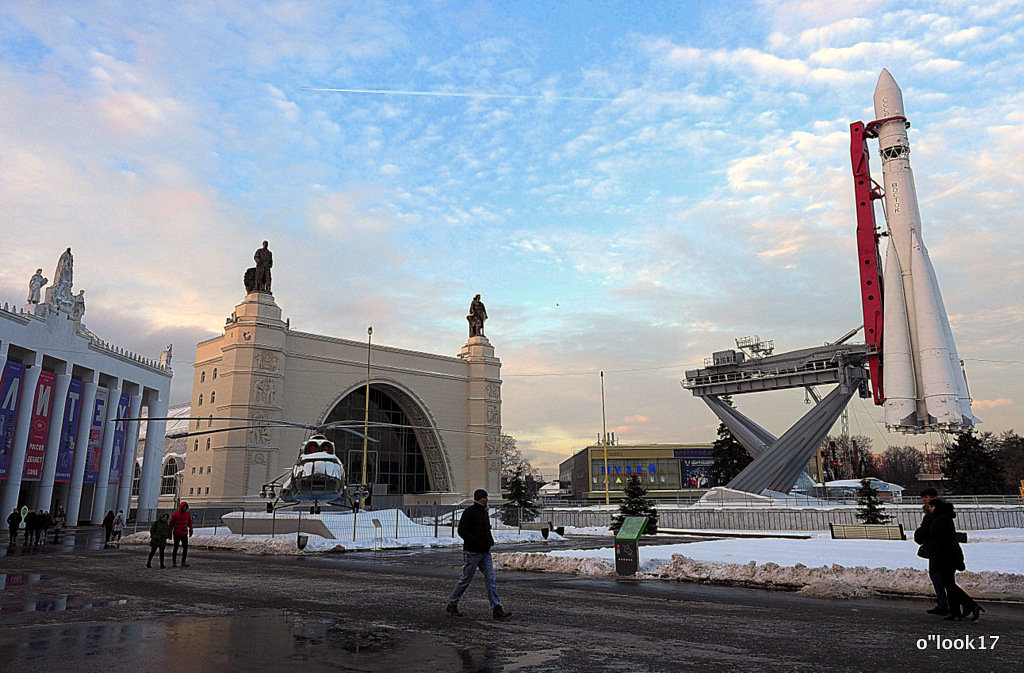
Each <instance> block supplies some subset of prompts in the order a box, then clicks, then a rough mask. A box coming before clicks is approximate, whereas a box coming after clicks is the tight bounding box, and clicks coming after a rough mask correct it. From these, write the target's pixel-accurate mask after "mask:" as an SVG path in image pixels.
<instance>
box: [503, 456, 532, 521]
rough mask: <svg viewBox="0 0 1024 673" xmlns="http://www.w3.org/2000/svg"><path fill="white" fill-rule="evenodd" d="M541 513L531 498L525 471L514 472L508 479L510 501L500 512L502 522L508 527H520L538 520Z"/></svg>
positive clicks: (507, 501)
mask: <svg viewBox="0 0 1024 673" xmlns="http://www.w3.org/2000/svg"><path fill="white" fill-rule="evenodd" d="M539 511H540V509H539V508H538V507H537V504H536V503H535V502H534V501H533V498H532V497H531V496H530V492H529V488H528V487H527V483H526V478H525V477H524V474H523V470H522V469H518V470H515V471H513V472H512V474H511V475H509V477H508V499H507V500H506V501H505V504H503V505H502V506H501V509H500V510H499V516H500V517H501V522H502V523H503V524H505V525H506V526H518V525H519V524H520V523H525V522H527V521H533V520H534V519H536V518H537V513H538V512H539Z"/></svg>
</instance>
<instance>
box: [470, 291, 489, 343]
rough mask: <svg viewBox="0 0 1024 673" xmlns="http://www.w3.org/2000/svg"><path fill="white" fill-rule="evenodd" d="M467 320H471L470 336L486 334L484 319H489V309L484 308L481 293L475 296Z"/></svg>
mask: <svg viewBox="0 0 1024 673" xmlns="http://www.w3.org/2000/svg"><path fill="white" fill-rule="evenodd" d="M466 320H468V321H469V336H471V337H475V336H483V335H484V321H485V320H487V309H486V308H484V303H483V302H482V301H480V295H476V296H475V297H473V301H472V303H471V304H470V305H469V315H467V316H466Z"/></svg>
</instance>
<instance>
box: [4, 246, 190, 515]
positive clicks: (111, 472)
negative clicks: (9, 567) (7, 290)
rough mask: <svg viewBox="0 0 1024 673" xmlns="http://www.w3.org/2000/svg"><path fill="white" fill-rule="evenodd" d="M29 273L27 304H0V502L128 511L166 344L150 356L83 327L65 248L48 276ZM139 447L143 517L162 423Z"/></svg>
mask: <svg viewBox="0 0 1024 673" xmlns="http://www.w3.org/2000/svg"><path fill="white" fill-rule="evenodd" d="M41 271H42V270H41V269H40V270H39V271H37V272H36V275H35V276H33V277H32V280H31V281H30V285H29V288H30V290H29V297H28V303H27V305H26V306H25V307H24V308H21V309H20V310H19V309H16V308H15V307H12V306H10V305H9V304H4V306H3V308H0V508H2V510H3V512H4V513H9V512H10V511H11V510H13V509H14V508H15V507H23V506H24V507H28V508H30V509H36V510H47V511H50V512H51V513H52V512H56V510H57V508H58V507H60V508H62V509H63V510H64V512H65V515H66V520H67V522H68V524H69V525H75V524H77V523H80V522H86V523H100V522H101V521H102V520H103V516H104V514H105V513H106V512H107V511H108V510H115V511H116V510H118V509H123V510H125V512H126V513H127V512H128V508H129V503H130V501H131V495H132V493H131V491H132V480H133V476H134V474H135V465H136V444H137V438H138V432H139V424H138V422H136V421H119V420H117V419H120V418H138V417H139V416H140V415H141V414H147V415H152V416H165V415H166V412H167V401H168V398H169V396H170V387H171V376H172V371H171V368H170V355H171V354H170V347H168V349H167V350H166V351H164V353H163V355H161V357H160V358H159V359H158V360H151V359H148V358H146V357H143V356H141V355H138V354H135V353H132V352H130V351H128V350H126V349H124V348H121V347H119V346H115V345H114V344H111V343H108V342H106V341H103V340H101V339H100V338H99V337H97V336H96V335H95V334H93V333H92V332H90V331H89V330H88V329H86V328H85V326H84V324H83V323H82V316H83V315H84V313H85V301H84V291H81V292H79V294H78V295H74V294H72V292H71V285H72V259H71V249H70V248H68V250H67V251H66V252H65V253H64V254H63V255H62V256H61V259H60V261H59V262H58V265H57V272H56V273H55V274H54V277H55V280H54V284H53V285H52V286H51V287H49V288H47V289H46V298H45V300H41V297H40V290H41V288H42V287H43V286H44V285H45V284H46V282H48V280H47V279H45V278H43V277H42V275H41ZM152 426H153V430H154V431H155V432H153V433H151V436H150V437H148V438H147V441H146V443H145V448H144V458H143V462H142V469H141V473H140V475H139V503H140V505H139V511H138V518H139V519H140V520H142V521H148V520H151V519H152V518H153V516H154V514H155V511H156V506H157V497H158V488H159V482H160V466H161V461H162V458H163V437H164V428H163V423H162V421H154V422H152Z"/></svg>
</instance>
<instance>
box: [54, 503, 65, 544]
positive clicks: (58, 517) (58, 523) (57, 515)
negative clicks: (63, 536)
mask: <svg viewBox="0 0 1024 673" xmlns="http://www.w3.org/2000/svg"><path fill="white" fill-rule="evenodd" d="M64 519H65V515H64V508H63V507H61V506H60V505H58V506H57V509H56V510H55V511H54V515H53V544H58V543H60V530H61V529H62V528H63V527H64Z"/></svg>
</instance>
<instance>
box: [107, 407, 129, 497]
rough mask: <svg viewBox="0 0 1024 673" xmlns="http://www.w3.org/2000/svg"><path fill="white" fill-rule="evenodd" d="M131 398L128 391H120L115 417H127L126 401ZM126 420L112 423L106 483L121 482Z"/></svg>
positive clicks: (114, 484)
mask: <svg viewBox="0 0 1024 673" xmlns="http://www.w3.org/2000/svg"><path fill="white" fill-rule="evenodd" d="M130 399H131V398H130V397H129V396H128V393H121V399H120V400H118V403H117V417H118V418H127V417H128V403H129V400H130ZM126 425H127V421H116V422H115V423H114V450H113V451H112V452H111V454H110V473H109V479H107V483H108V484H110V485H111V486H116V485H118V484H120V483H121V461H122V460H124V440H125V434H126V433H125V427H126Z"/></svg>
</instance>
